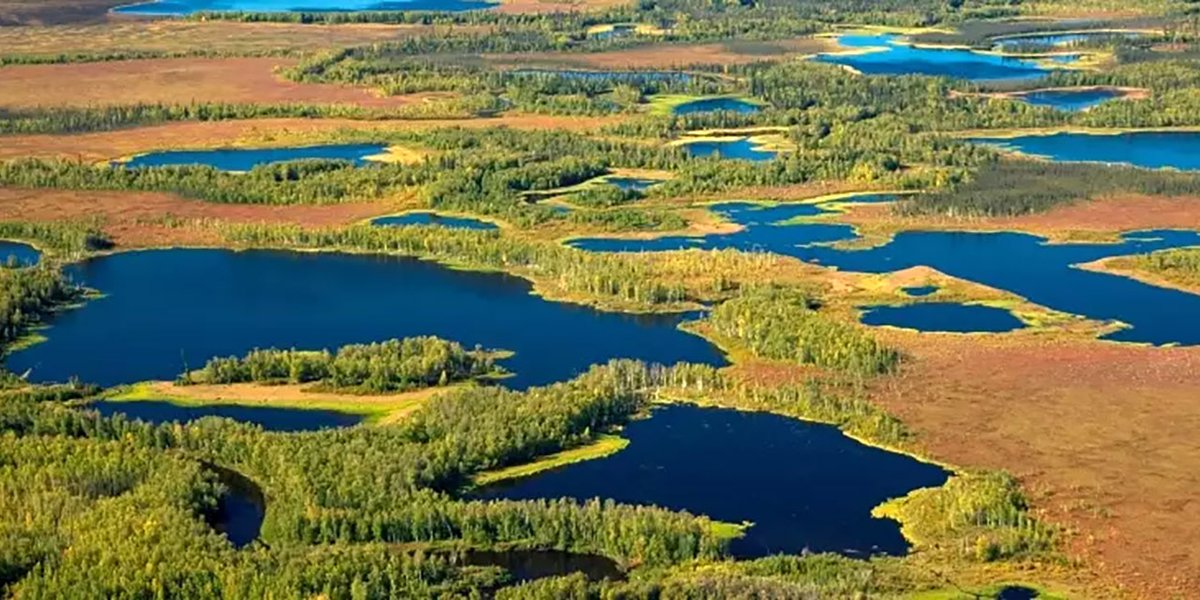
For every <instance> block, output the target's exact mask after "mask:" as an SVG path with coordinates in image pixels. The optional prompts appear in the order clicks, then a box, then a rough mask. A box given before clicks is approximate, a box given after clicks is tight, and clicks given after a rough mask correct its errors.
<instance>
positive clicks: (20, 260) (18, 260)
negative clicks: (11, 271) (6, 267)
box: [0, 240, 42, 266]
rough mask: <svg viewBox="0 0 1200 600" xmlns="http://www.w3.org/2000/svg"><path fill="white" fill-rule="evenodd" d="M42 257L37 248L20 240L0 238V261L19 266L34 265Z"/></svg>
mask: <svg viewBox="0 0 1200 600" xmlns="http://www.w3.org/2000/svg"><path fill="white" fill-rule="evenodd" d="M41 259H42V253H41V252H40V251H38V249H37V248H34V247H33V246H30V245H29V244H23V243H21V242H10V241H8V240H0V262H3V263H4V264H15V265H19V266H29V265H36V264H37V262H38V261H39V260H41Z"/></svg>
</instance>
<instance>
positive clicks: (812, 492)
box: [475, 405, 948, 557]
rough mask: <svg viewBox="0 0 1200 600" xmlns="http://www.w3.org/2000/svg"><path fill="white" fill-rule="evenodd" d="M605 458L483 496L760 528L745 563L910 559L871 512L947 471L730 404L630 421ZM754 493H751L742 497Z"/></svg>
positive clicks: (746, 547)
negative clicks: (826, 557) (663, 511)
mask: <svg viewBox="0 0 1200 600" xmlns="http://www.w3.org/2000/svg"><path fill="white" fill-rule="evenodd" d="M622 435H623V436H624V437H627V438H629V440H630V444H629V446H628V447H627V448H625V449H624V450H622V451H620V452H617V453H616V454H613V455H610V456H608V457H605V458H600V459H596V460H590V461H584V462H580V463H575V464H572V465H568V466H565V467H562V468H559V469H554V470H551V471H545V472H542V473H539V474H536V475H532V476H530V477H527V478H522V479H516V480H511V481H507V482H503V483H498V484H496V485H493V486H488V487H485V488H482V489H480V490H477V491H476V492H475V495H476V496H477V497H481V498H510V499H532V498H559V497H571V498H576V499H581V500H582V499H588V498H594V497H599V498H611V499H614V500H616V501H618V502H625V503H632V504H654V505H658V506H663V507H667V508H671V509H674V510H687V511H689V512H692V513H694V514H703V515H707V516H709V517H712V518H714V519H718V520H721V521H728V522H734V523H740V522H743V521H752V522H754V523H755V525H754V526H753V527H751V528H750V529H749V530H748V531H747V533H746V536H745V537H744V538H742V539H739V540H736V541H735V542H734V543H733V545H732V547H731V551H732V552H733V554H734V555H736V556H739V557H758V556H766V555H770V554H773V553H778V552H787V553H799V552H802V551H804V550H806V549H807V550H811V551H817V552H822V551H829V552H840V553H843V554H850V555H856V554H857V555H869V554H876V553H887V554H903V553H905V552H906V551H907V548H908V545H907V543H906V542H905V540H904V538H903V537H902V536H901V535H900V528H899V526H898V524H897V523H896V522H894V521H890V520H882V519H875V518H872V517H871V509H872V508H874V507H875V506H877V505H879V504H880V503H882V502H884V501H885V500H888V499H890V498H895V497H898V496H903V495H905V494H907V493H908V492H910V491H912V490H913V489H916V488H920V487H926V486H937V485H941V484H942V483H944V482H945V481H946V478H947V476H948V474H947V472H946V471H944V470H942V469H941V468H940V467H937V466H934V465H931V464H927V463H923V462H920V461H918V460H916V459H913V458H911V457H908V456H905V455H902V454H896V453H892V452H887V451H885V450H881V449H878V448H873V447H870V446H866V445H864V444H861V443H859V442H857V441H854V440H852V439H850V438H848V437H846V436H845V435H843V434H842V433H841V432H840V431H838V430H837V428H835V427H832V426H828V425H818V424H813V423H807V422H803V421H798V420H795V419H789V418H786V417H780V416H777V415H771V414H766V413H747V412H738V411H734V410H728V409H716V408H701V407H697V406H690V405H671V406H666V407H663V408H659V409H656V410H654V412H653V415H652V416H651V418H649V419H643V420H638V421H634V422H632V423H630V424H629V425H628V426H627V427H626V429H625V431H624V433H623V434H622ZM748 490H752V493H747V491H748Z"/></svg>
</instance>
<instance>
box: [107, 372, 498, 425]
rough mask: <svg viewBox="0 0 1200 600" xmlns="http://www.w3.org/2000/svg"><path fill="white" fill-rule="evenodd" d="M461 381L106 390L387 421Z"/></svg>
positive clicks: (133, 397) (118, 396) (121, 397)
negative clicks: (340, 387) (356, 390)
mask: <svg viewBox="0 0 1200 600" xmlns="http://www.w3.org/2000/svg"><path fill="white" fill-rule="evenodd" d="M471 385H474V384H473V383H459V384H454V385H450V386H445V387H431V388H425V389H420V390H414V391H409V392H399V393H392V394H379V395H371V396H368V395H363V394H351V393H335V392H323V391H314V390H312V389H310V388H309V386H302V385H295V384H278V385H268V384H262V383H230V384H214V385H177V384H175V383H173V382H169V381H144V382H140V383H135V384H132V385H128V386H122V387H120V388H117V389H115V390H113V391H112V392H110V393H108V394H106V395H105V396H104V397H105V399H106V400H109V401H112V402H142V401H162V402H169V403H171V404H178V405H180V406H208V405H214V404H226V405H235V406H270V407H277V408H298V409H305V410H330V411H337V412H343V413H348V414H354V415H361V416H362V417H363V418H364V420H365V421H366V422H368V423H376V424H387V423H394V422H397V421H399V420H401V419H403V418H404V417H405V416H406V415H409V414H411V413H412V412H413V411H415V410H417V409H418V408H420V407H421V406H423V405H424V404H425V403H426V402H427V401H428V400H429V399H430V398H432V397H433V396H435V395H437V394H441V393H449V392H453V391H455V390H459V389H462V388H463V387H464V386H471Z"/></svg>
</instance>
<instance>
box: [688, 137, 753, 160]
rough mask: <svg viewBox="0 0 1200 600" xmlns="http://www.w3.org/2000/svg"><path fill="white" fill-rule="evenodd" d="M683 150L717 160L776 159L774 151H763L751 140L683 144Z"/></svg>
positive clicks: (704, 141)
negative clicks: (713, 157)
mask: <svg viewBox="0 0 1200 600" xmlns="http://www.w3.org/2000/svg"><path fill="white" fill-rule="evenodd" d="M683 148H684V149H685V150H687V153H688V154H690V155H692V156H715V157H717V158H733V159H739V160H750V161H754V162H762V161H766V160H771V159H772V158H775V156H776V153H775V152H774V151H772V150H762V149H760V148H757V147H755V145H754V143H753V142H751V141H750V138H739V139H736V140H731V141H727V140H703V139H701V140H697V141H694V142H687V143H685V144H683Z"/></svg>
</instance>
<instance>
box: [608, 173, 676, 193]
mask: <svg viewBox="0 0 1200 600" xmlns="http://www.w3.org/2000/svg"><path fill="white" fill-rule="evenodd" d="M604 183H607V184H609V185H613V186H616V187H617V188H619V189H622V190H636V191H639V192H644V191H646V190H648V189H650V187H651V186H654V185H656V184H659V183H662V180H661V179H649V178H644V177H614V176H609V177H606V178H605V179H604Z"/></svg>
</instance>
